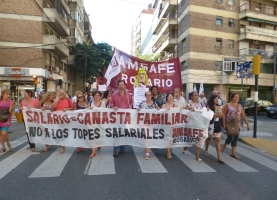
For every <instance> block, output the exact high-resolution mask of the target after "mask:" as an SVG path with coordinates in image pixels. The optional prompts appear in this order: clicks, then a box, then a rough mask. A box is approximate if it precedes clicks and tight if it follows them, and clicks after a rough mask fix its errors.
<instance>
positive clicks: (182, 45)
mask: <svg viewBox="0 0 277 200" xmlns="http://www.w3.org/2000/svg"><path fill="white" fill-rule="evenodd" d="M152 5H153V9H154V14H153V19H152V27H151V28H152V34H153V35H155V36H156V37H155V41H154V44H153V47H152V49H153V53H160V54H161V55H162V60H168V59H172V58H175V57H179V59H180V63H181V68H182V69H181V71H182V74H181V76H182V82H183V89H184V91H185V92H186V93H188V92H191V91H193V88H194V86H196V88H197V89H199V85H200V83H201V82H203V83H204V89H205V93H206V95H207V96H209V95H210V91H211V90H213V89H217V90H219V91H220V92H221V96H222V97H223V99H225V100H229V98H230V94H231V93H233V92H238V93H240V94H241V96H243V97H244V99H245V98H253V97H254V79H253V78H248V79H243V86H244V87H243V88H244V89H243V92H242V85H241V84H242V79H241V78H239V77H238V76H237V73H236V69H237V65H238V64H240V63H243V62H245V61H250V60H251V57H252V56H253V55H254V54H255V53H257V52H258V53H259V54H261V55H262V67H261V74H260V76H259V87H260V89H259V90H260V93H259V98H262V99H268V100H271V99H272V92H271V91H272V90H273V46H274V42H276V41H277V38H276V33H275V32H274V31H275V30H276V19H277V12H276V7H277V2H276V1H273V0H271V1H270V0H264V1H262V0H261V1H259V0H256V1H239V0H216V1H201V0H153V2H152Z"/></svg>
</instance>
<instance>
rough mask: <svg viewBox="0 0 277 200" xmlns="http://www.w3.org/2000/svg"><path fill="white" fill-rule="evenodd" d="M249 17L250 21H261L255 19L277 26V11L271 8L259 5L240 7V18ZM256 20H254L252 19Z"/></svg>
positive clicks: (247, 4)
mask: <svg viewBox="0 0 277 200" xmlns="http://www.w3.org/2000/svg"><path fill="white" fill-rule="evenodd" d="M244 17H248V18H250V19H248V20H249V21H259V20H254V19H261V20H266V21H267V22H268V23H271V24H276V22H277V9H274V8H273V7H269V6H261V5H259V4H249V3H246V4H243V5H241V6H240V14H239V18H240V19H242V18H244ZM251 18H254V19H251Z"/></svg>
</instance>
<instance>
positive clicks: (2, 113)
mask: <svg viewBox="0 0 277 200" xmlns="http://www.w3.org/2000/svg"><path fill="white" fill-rule="evenodd" d="M9 117H10V112H9V109H4V110H0V122H7V121H8V119H9Z"/></svg>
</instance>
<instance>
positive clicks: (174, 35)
mask: <svg viewBox="0 0 277 200" xmlns="http://www.w3.org/2000/svg"><path fill="white" fill-rule="evenodd" d="M170 39H176V43H177V37H176V34H174V33H168V34H167V35H164V36H162V40H161V41H160V42H159V43H156V44H155V45H154V46H153V47H152V51H153V53H155V52H157V51H158V49H160V48H161V47H162V45H163V44H164V43H165V42H166V41H168V40H170ZM169 43H170V41H169Z"/></svg>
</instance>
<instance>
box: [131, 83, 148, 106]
mask: <svg viewBox="0 0 277 200" xmlns="http://www.w3.org/2000/svg"><path fill="white" fill-rule="evenodd" d="M148 91H149V89H148V88H143V87H137V88H135V89H134V108H138V107H139V104H140V103H141V102H142V101H144V100H145V92H148Z"/></svg>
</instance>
